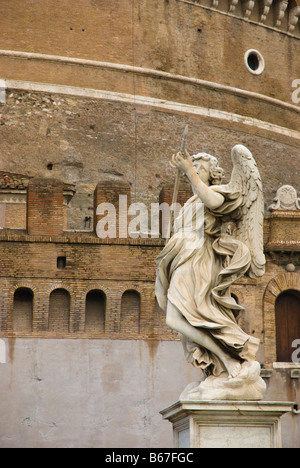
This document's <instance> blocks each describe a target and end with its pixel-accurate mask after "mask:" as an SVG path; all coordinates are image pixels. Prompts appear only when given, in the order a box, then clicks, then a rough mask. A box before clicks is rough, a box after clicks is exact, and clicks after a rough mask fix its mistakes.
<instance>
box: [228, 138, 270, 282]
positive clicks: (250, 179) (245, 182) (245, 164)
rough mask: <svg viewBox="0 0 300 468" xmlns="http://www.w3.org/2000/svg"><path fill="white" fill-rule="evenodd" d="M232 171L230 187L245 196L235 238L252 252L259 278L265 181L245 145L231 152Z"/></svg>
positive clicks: (253, 271) (253, 272)
mask: <svg viewBox="0 0 300 468" xmlns="http://www.w3.org/2000/svg"><path fill="white" fill-rule="evenodd" d="M231 156H232V161H233V166H234V167H233V172H232V176H231V180H230V182H229V184H228V188H230V191H232V193H233V192H240V193H241V194H242V204H241V206H240V212H241V213H240V214H241V216H240V218H239V220H238V221H237V223H236V231H235V237H236V239H238V240H240V241H241V242H243V243H244V244H246V245H247V247H248V248H249V250H250V253H251V259H252V261H251V267H250V270H249V272H248V274H249V276H250V277H251V278H259V277H261V276H263V274H264V273H265V264H266V259H265V255H264V243H263V222H264V197H263V188H262V181H261V177H260V174H259V170H258V168H257V164H256V162H255V159H254V158H253V156H252V154H251V152H250V151H249V150H248V149H247V148H246V147H245V146H243V145H237V146H235V147H234V148H233V149H232V153H231Z"/></svg>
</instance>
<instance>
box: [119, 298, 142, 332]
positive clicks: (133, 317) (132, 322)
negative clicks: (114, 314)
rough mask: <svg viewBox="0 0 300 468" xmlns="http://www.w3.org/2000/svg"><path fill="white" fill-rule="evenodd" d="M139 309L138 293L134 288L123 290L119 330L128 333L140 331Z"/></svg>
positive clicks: (139, 299)
mask: <svg viewBox="0 0 300 468" xmlns="http://www.w3.org/2000/svg"><path fill="white" fill-rule="evenodd" d="M140 311H141V296H140V293H138V292H137V291H134V290H128V291H125V292H124V294H123V296H122V302H121V326H120V331H121V332H124V333H128V334H132V333H134V334H136V333H139V332H140Z"/></svg>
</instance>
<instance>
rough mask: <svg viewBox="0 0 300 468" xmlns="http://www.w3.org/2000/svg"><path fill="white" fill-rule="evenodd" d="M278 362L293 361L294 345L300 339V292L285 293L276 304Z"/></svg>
mask: <svg viewBox="0 0 300 468" xmlns="http://www.w3.org/2000/svg"><path fill="white" fill-rule="evenodd" d="M275 317H276V348H277V361H278V362H291V361H292V353H293V348H292V343H293V341H294V340H296V339H300V292H299V291H295V290H292V289H291V290H288V291H284V292H283V293H282V294H280V295H279V296H278V297H277V299H276V303H275Z"/></svg>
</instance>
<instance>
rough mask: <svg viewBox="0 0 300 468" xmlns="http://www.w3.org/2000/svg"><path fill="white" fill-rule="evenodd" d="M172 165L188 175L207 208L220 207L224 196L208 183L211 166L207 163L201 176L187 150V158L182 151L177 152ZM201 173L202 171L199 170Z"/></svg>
mask: <svg viewBox="0 0 300 468" xmlns="http://www.w3.org/2000/svg"><path fill="white" fill-rule="evenodd" d="M170 165H171V166H172V167H173V168H177V169H179V170H180V171H182V172H183V173H184V174H186V176H187V177H188V179H189V181H190V183H191V185H192V187H193V189H194V192H195V194H196V195H198V197H199V198H200V200H201V201H202V202H203V203H204V205H205V206H207V208H209V209H211V210H215V209H217V208H219V207H220V206H221V205H222V204H223V203H224V197H223V195H221V194H220V193H217V192H215V191H214V190H212V189H211V188H210V187H209V185H208V180H209V176H210V171H209V168H208V167H207V166H206V167H205V163H204V165H203V167H202V168H200V170H201V177H200V175H199V174H198V173H197V171H196V169H195V168H194V166H193V163H192V160H191V157H190V155H189V154H188V152H187V151H186V158H183V156H182V154H181V153H177V154H176V155H174V156H173V157H172V162H171V163H170ZM199 173H200V171H199Z"/></svg>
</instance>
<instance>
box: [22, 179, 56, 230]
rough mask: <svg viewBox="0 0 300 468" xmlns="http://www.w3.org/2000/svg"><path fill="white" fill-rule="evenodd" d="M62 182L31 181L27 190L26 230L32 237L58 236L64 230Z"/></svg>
mask: <svg viewBox="0 0 300 468" xmlns="http://www.w3.org/2000/svg"><path fill="white" fill-rule="evenodd" d="M63 189H64V185H63V183H62V182H60V181H58V180H55V179H32V180H31V181H30V182H29V184H28V189H27V230H28V233H29V234H32V235H58V234H61V233H62V232H63V229H64V207H63Z"/></svg>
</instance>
